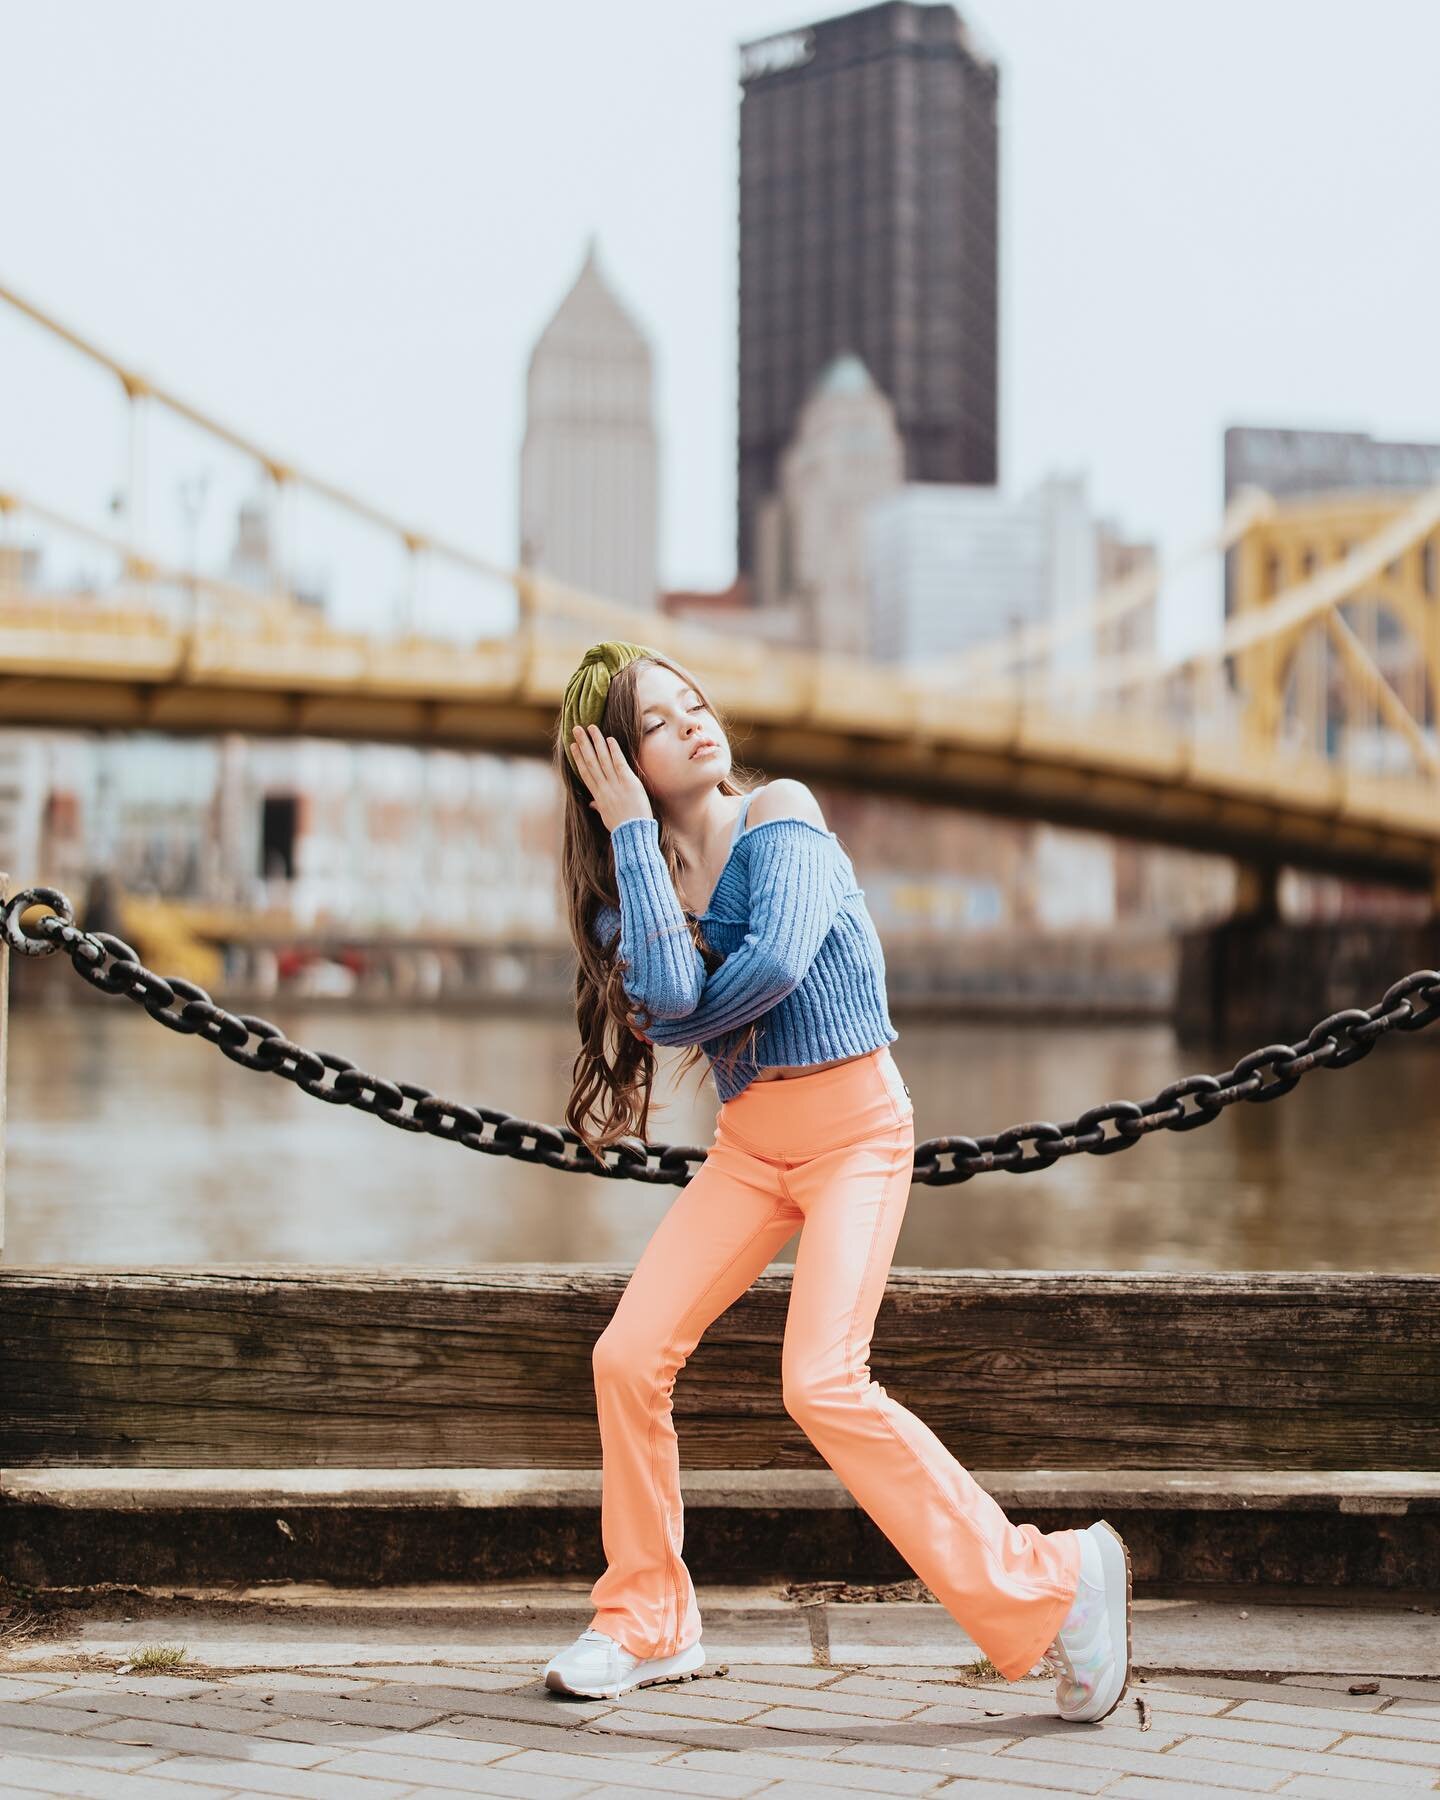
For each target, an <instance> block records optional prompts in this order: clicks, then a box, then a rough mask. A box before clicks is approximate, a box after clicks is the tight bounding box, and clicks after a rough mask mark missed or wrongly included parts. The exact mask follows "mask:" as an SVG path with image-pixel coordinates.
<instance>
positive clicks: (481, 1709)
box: [0, 1609, 1440, 1800]
mask: <svg viewBox="0 0 1440 1800" xmlns="http://www.w3.org/2000/svg"><path fill="white" fill-rule="evenodd" d="M929 1610H930V1611H931V1615H932V1617H933V1614H934V1610H935V1609H929ZM1426 1625H1427V1626H1432V1627H1433V1626H1434V1625H1435V1621H1434V1620H1433V1618H1427V1620H1426ZM180 1635H181V1636H183V1635H184V1634H183V1633H181V1634H180ZM156 1636H157V1641H159V1638H158V1634H156ZM557 1644H558V1640H557ZM55 1648H56V1650H57V1651H58V1648H59V1647H58V1646H56V1647H55ZM422 1653H423V1652H422V1650H421V1649H418V1648H416V1647H414V1646H412V1647H411V1649H410V1652H409V1656H410V1657H417V1656H419V1655H420V1654H422ZM433 1654H434V1660H432V1661H429V1662H422V1661H418V1660H408V1659H407V1660H406V1661H404V1662H398V1663H389V1664H387V1663H376V1662H371V1663H367V1664H363V1665H361V1664H354V1663H351V1662H350V1661H349V1658H348V1656H347V1657H346V1658H343V1659H342V1660H341V1662H337V1663H334V1664H330V1665H321V1664H318V1663H314V1662H312V1663H310V1664H309V1666H308V1667H307V1668H305V1669H303V1670H300V1669H295V1668H282V1669H266V1670H259V1671H257V1670H253V1669H252V1670H248V1671H247V1670H244V1669H234V1668H224V1667H217V1666H216V1665H214V1664H207V1665H204V1666H203V1668H202V1669H201V1671H200V1675H199V1677H197V1678H192V1677H191V1676H189V1675H186V1674H179V1675H159V1676H148V1677H147V1676H143V1675H140V1674H136V1673H130V1674H118V1673H115V1672H113V1662H114V1659H113V1658H112V1659H111V1662H112V1667H111V1668H109V1669H106V1668H103V1667H99V1666H96V1667H92V1668H90V1669H77V1668H74V1667H70V1668H63V1667H56V1666H51V1667H48V1668H47V1667H46V1666H45V1665H46V1663H47V1661H48V1662H50V1663H51V1664H52V1665H53V1664H55V1663H57V1662H60V1661H63V1660H65V1659H64V1658H62V1657H60V1656H59V1655H58V1654H50V1653H48V1651H47V1649H46V1647H43V1646H38V1645H37V1646H35V1647H34V1648H33V1650H32V1652H31V1653H30V1655H29V1657H28V1658H27V1660H26V1661H24V1662H23V1663H22V1662H19V1661H17V1660H16V1659H15V1658H13V1657H12V1658H10V1659H8V1660H7V1662H6V1665H5V1668H6V1672H5V1673H3V1674H0V1794H4V1795H7V1796H9V1795H28V1794H63V1795H66V1796H70V1795H79V1796H93V1797H94V1800H112V1797H113V1800H154V1797H155V1796H162V1797H164V1800H172V1797H173V1800H179V1797H180V1796H182V1795H184V1794H187V1793H189V1794H194V1795H196V1796H210V1797H211V1800H215V1797H216V1796H219V1795H224V1794H244V1795H251V1794H275V1795H295V1796H297V1797H298V1800H390V1797H391V1796H397V1797H398V1796H400V1795H413V1796H433V1797H434V1800H442V1797H443V1800H453V1797H454V1796H455V1795H456V1794H498V1795H513V1796H516V1800H560V1797H562V1796H569V1795H582V1794H596V1795H602V1794H612V1795H621V1794H633V1795H666V1794H673V1795H687V1794H693V1795H702V1794H703V1795H716V1796H724V1795H735V1796H739V1795H749V1794H763V1795H766V1796H774V1797H775V1800H806V1797H807V1796H815V1797H816V1800H837V1797H838V1796H840V1795H842V1794H844V1793H847V1792H848V1793H867V1794H917V1795H918V1794H924V1795H930V1794H955V1795H963V1796H971V1795H974V1796H980V1795H994V1796H996V1797H997V1800H999V1797H1000V1796H1005V1797H1007V1800H1016V1797H1017V1796H1020V1795H1026V1794H1030V1795H1048V1796H1051V1800H1053V1797H1054V1796H1055V1795H1057V1794H1104V1795H1116V1796H1125V1797H1127V1800H1151V1797H1154V1800H1161V1797H1162V1796H1172V1795H1173V1796H1176V1797H1177V1800H1179V1797H1181V1796H1190V1797H1192V1800H1201V1796H1206V1795H1211V1796H1213V1795H1216V1794H1227V1793H1231V1792H1241V1791H1243V1792H1246V1793H1255V1794H1286V1795H1297V1796H1299V1795H1305V1796H1315V1797H1316V1800H1323V1797H1332V1800H1366V1797H1368V1796H1378V1795H1407V1794H1421V1793H1433V1792H1436V1791H1440V1681H1435V1680H1424V1679H1416V1678H1413V1677H1380V1678H1378V1680H1377V1691H1376V1692H1373V1693H1351V1692H1350V1691H1349V1689H1350V1687H1351V1685H1352V1684H1354V1683H1356V1682H1358V1681H1361V1680H1363V1679H1364V1678H1363V1677H1360V1676H1349V1675H1344V1674H1338V1675H1314V1674H1290V1675H1285V1676H1279V1677H1276V1678H1275V1679H1273V1680H1266V1679H1260V1678H1257V1679H1253V1680H1237V1679H1234V1678H1232V1677H1225V1676H1220V1675H1215V1674H1204V1673H1197V1674H1186V1675H1179V1674H1168V1673H1167V1674H1152V1675H1150V1676H1149V1677H1148V1678H1147V1677H1142V1676H1137V1678H1136V1679H1135V1681H1134V1682H1133V1684H1132V1688H1131V1692H1130V1694H1128V1695H1127V1696H1126V1698H1125V1700H1124V1702H1123V1703H1122V1705H1121V1707H1120V1710H1119V1711H1117V1712H1116V1713H1114V1714H1112V1715H1111V1717H1110V1718H1109V1719H1108V1720H1106V1721H1105V1722H1104V1723H1103V1724H1101V1725H1071V1724H1067V1723H1066V1722H1065V1721H1063V1720H1061V1719H1059V1718H1058V1717H1057V1716H1056V1715H1055V1713H1054V1710H1053V1705H1052V1694H1053V1682H1052V1681H1050V1680H1048V1679H1039V1678H1037V1679H1033V1680H1029V1681H1025V1682H1019V1683H1015V1684H1013V1685H1011V1684H1007V1683H1005V1682H1003V1681H1001V1680H999V1679H998V1678H992V1679H991V1680H989V1681H982V1682H980V1683H978V1684H977V1685H971V1684H970V1683H969V1682H968V1680H967V1679H966V1678H965V1677H964V1676H963V1675H962V1673H961V1672H960V1671H959V1670H958V1669H957V1667H956V1665H955V1663H954V1662H953V1661H946V1660H940V1659H936V1660H932V1661H930V1662H924V1661H917V1662H915V1663H913V1664H897V1663H896V1662H894V1660H893V1652H892V1653H891V1660H888V1661H884V1662H872V1663H871V1664H869V1665H868V1666H866V1665H865V1664H859V1663H856V1664H840V1665H836V1666H829V1667H826V1666H817V1665H816V1664H814V1663H813V1662H811V1663H807V1662H805V1661H804V1660H803V1659H802V1658H800V1657H798V1656H797V1657H795V1658H794V1659H793V1660H791V1661H788V1662H787V1661H777V1660H764V1661H753V1662H745V1661H742V1660H739V1659H732V1660H729V1661H716V1662H715V1671H716V1672H715V1673H713V1674H708V1675H706V1676H704V1677H701V1678H699V1679H697V1680H693V1681H688V1682H681V1683H677V1684H673V1685H667V1686H662V1687H652V1688H644V1689H639V1690H636V1691H634V1692H632V1693H629V1694H626V1695H625V1696H623V1698H622V1699H621V1700H620V1701H618V1702H611V1701H606V1700H597V1701H575V1700H567V1699H565V1698H563V1697H561V1696H557V1695H552V1694H550V1693H548V1692H547V1690H546V1689H545V1688H544V1686H543V1685H542V1683H541V1680H540V1667H541V1666H543V1663H542V1664H538V1665H537V1663H536V1661H535V1660H534V1658H533V1657H532V1656H527V1657H526V1658H525V1659H524V1660H523V1661H514V1660H492V1661H486V1662H484V1663H480V1662H476V1661H473V1660H466V1659H463V1658H460V1657H457V1656H456V1655H455V1654H454V1652H453V1650H446V1651H436V1652H434V1653H433ZM68 1660H69V1661H70V1662H72V1663H74V1662H75V1661H80V1660H89V1661H90V1662H92V1663H93V1664H96V1665H99V1664H101V1662H102V1659H101V1658H100V1657H99V1656H94V1655H91V1656H89V1657H88V1658H87V1657H84V1656H80V1655H77V1654H74V1653H72V1654H71V1655H70V1656H69V1659H68Z"/></svg>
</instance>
